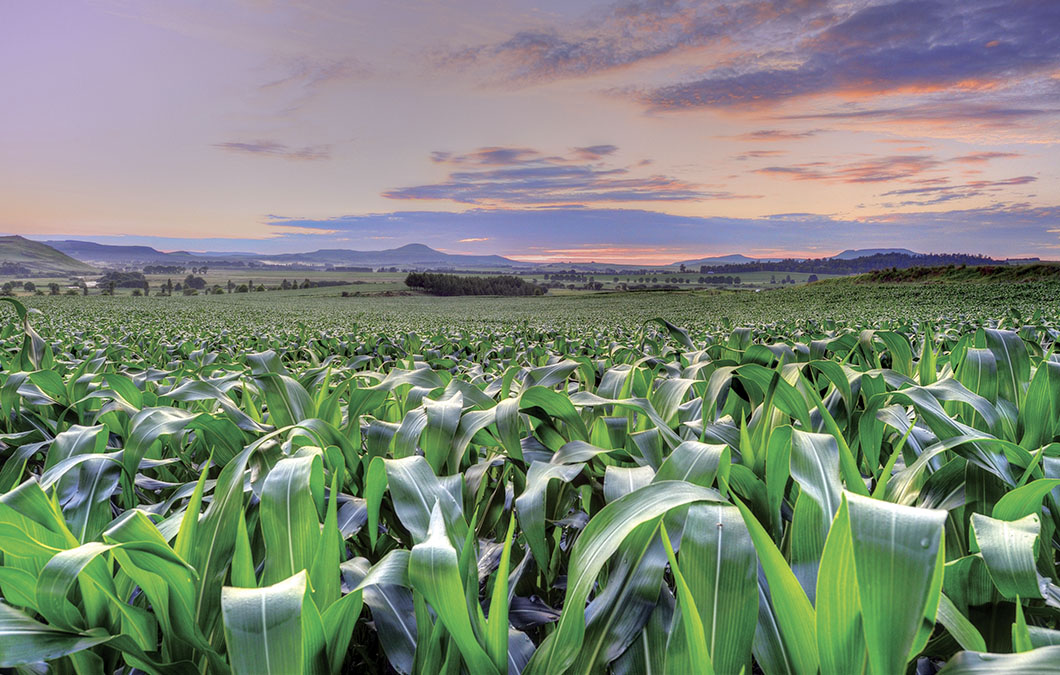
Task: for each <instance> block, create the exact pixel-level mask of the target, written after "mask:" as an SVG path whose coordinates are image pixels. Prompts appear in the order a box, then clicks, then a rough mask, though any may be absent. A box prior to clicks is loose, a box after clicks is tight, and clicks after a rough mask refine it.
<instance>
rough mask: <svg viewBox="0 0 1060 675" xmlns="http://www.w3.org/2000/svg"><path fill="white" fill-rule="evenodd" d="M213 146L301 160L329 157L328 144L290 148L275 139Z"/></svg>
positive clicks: (246, 153)
mask: <svg viewBox="0 0 1060 675" xmlns="http://www.w3.org/2000/svg"><path fill="white" fill-rule="evenodd" d="M213 147H215V148H219V149H221V150H225V151H227V152H234V153H238V154H245V155H257V156H262V157H281V158H283V159H293V160H303V161H318V160H323V159H331V146H330V145H307V146H304V147H301V148H292V147H290V146H288V145H284V144H283V143H278V142H276V141H270V140H257V141H250V142H236V141H228V142H225V143H214V144H213Z"/></svg>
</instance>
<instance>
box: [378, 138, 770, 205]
mask: <svg viewBox="0 0 1060 675" xmlns="http://www.w3.org/2000/svg"><path fill="white" fill-rule="evenodd" d="M617 151H618V148H617V147H616V146H614V145H594V146H588V147H579V148H574V149H573V151H572V152H571V153H570V154H568V155H565V156H557V155H551V156H550V155H545V154H544V153H542V152H540V151H538V150H534V149H532V148H521V147H484V148H479V149H477V150H474V151H472V152H468V153H463V154H454V153H450V152H444V151H436V152H434V153H432V154H431V159H432V161H433V162H435V163H437V164H446V165H451V166H454V167H457V168H459V169H460V170H454V171H452V172H451V173H449V175H448V176H447V178H446V179H445V180H444V181H441V182H438V183H428V184H424V185H414V186H409V187H398V188H393V189H390V190H387V191H385V192H384V193H383V196H384V197H387V198H389V199H396V200H426V201H452V202H456V203H459V204H471V205H476V206H494V207H497V206H528V205H535V206H559V205H562V206H571V205H587V204H598V203H608V202H609V203H625V202H677V201H699V200H712V199H751V198H756V197H755V196H753V195H738V194H734V193H731V192H728V191H725V190H708V189H706V188H705V187H704V186H702V185H698V184H695V183H691V182H688V181H684V180H681V179H679V178H674V177H671V176H665V175H660V174H655V175H648V176H639V175H636V174H635V173H634V172H633V171H632V170H631V169H630V168H629V167H625V166H612V165H608V164H606V163H605V162H602V161H598V160H604V159H606V158H609V157H610V156H611V155H613V154H614V153H615V152H617Z"/></svg>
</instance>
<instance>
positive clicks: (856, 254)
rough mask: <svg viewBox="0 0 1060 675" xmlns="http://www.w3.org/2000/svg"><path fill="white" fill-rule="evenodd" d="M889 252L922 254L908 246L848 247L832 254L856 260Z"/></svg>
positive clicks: (834, 258)
mask: <svg viewBox="0 0 1060 675" xmlns="http://www.w3.org/2000/svg"><path fill="white" fill-rule="evenodd" d="M888 253H901V254H902V255H921V254H920V253H917V252H916V251H910V250H909V249H907V248H848V249H847V250H845V251H843V252H842V253H837V254H835V255H834V256H832V259H833V260H855V259H857V258H868V257H869V256H874V255H881V254H888Z"/></svg>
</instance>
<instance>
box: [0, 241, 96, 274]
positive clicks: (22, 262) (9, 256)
mask: <svg viewBox="0 0 1060 675" xmlns="http://www.w3.org/2000/svg"><path fill="white" fill-rule="evenodd" d="M0 266H2V267H6V268H8V269H9V270H11V272H12V273H14V274H20V273H25V274H51V275H56V276H65V275H69V274H92V273H94V272H96V271H97V270H96V268H94V267H92V266H91V265H88V264H86V263H84V262H82V261H80V260H76V259H74V258H72V257H70V256H69V255H67V254H65V253H63V252H62V251H58V250H56V249H54V248H52V247H51V246H48V245H47V244H44V243H41V242H39V241H33V240H30V239H26V238H25V237H20V236H18V235H17V234H15V235H9V236H0ZM20 268H22V269H25V270H27V271H26V272H21V271H20Z"/></svg>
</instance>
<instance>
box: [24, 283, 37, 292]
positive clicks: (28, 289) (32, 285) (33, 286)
mask: <svg viewBox="0 0 1060 675" xmlns="http://www.w3.org/2000/svg"><path fill="white" fill-rule="evenodd" d="M22 288H24V289H25V290H26V292H27V293H32V292H33V291H35V290H37V284H35V283H33V282H32V281H27V282H26V283H24V284H22Z"/></svg>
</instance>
